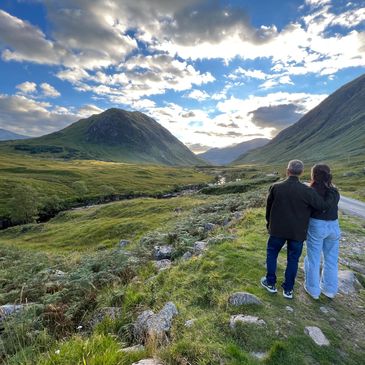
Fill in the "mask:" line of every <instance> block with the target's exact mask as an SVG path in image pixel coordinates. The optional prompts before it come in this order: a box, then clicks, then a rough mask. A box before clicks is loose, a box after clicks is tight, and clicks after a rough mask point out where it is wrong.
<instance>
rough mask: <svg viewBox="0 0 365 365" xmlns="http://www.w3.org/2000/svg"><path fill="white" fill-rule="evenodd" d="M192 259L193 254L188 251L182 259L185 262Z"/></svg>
mask: <svg viewBox="0 0 365 365" xmlns="http://www.w3.org/2000/svg"><path fill="white" fill-rule="evenodd" d="M192 257H193V255H192V253H191V252H189V251H188V252H185V253H184V254H183V256H182V259H183V260H189V259H191V258H192Z"/></svg>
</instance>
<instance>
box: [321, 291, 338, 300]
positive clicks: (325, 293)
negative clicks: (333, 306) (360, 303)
mask: <svg viewBox="0 0 365 365" xmlns="http://www.w3.org/2000/svg"><path fill="white" fill-rule="evenodd" d="M322 294H323V295H324V296H326V297H327V298H329V299H333V298H334V297H335V296H336V294H333V293H327V292H325V291H324V290H322Z"/></svg>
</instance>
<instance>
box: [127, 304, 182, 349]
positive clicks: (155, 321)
mask: <svg viewBox="0 0 365 365" xmlns="http://www.w3.org/2000/svg"><path fill="white" fill-rule="evenodd" d="M177 314H178V310H177V308H176V306H175V304H174V303H172V302H168V303H166V304H165V306H164V307H163V308H162V309H161V311H160V312H158V313H157V314H154V313H153V311H151V310H147V311H144V312H142V313H141V314H140V315H139V316H138V318H137V320H136V322H135V324H134V333H135V336H136V337H137V339H139V340H140V341H142V342H145V341H146V340H147V338H149V337H152V338H157V339H160V340H163V339H165V337H166V335H167V333H168V331H169V330H170V328H171V325H172V320H173V318H174V317H175V316H176V315H177Z"/></svg>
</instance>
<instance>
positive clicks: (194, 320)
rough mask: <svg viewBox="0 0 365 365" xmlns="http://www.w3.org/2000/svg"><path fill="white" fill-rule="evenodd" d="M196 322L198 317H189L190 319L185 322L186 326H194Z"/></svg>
mask: <svg viewBox="0 0 365 365" xmlns="http://www.w3.org/2000/svg"><path fill="white" fill-rule="evenodd" d="M195 322H196V319H189V320H188V321H186V322H185V327H188V328H190V327H192V326H193V324H194V323H195Z"/></svg>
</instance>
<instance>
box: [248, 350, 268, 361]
mask: <svg viewBox="0 0 365 365" xmlns="http://www.w3.org/2000/svg"><path fill="white" fill-rule="evenodd" d="M251 356H253V357H255V358H256V359H258V360H264V359H265V358H266V357H267V353H266V352H251Z"/></svg>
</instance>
